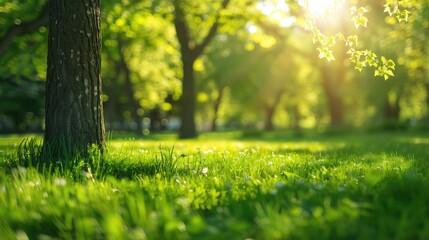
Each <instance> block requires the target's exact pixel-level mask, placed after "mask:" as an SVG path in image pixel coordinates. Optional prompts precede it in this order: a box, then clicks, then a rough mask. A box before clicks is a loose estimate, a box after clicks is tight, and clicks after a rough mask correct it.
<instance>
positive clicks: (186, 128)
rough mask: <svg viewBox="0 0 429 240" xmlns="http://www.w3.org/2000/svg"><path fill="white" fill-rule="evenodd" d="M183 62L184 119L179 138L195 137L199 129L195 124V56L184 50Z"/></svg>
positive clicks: (181, 102) (182, 98) (182, 105)
mask: <svg viewBox="0 0 429 240" xmlns="http://www.w3.org/2000/svg"><path fill="white" fill-rule="evenodd" d="M182 62H183V81H182V84H183V87H182V89H183V93H182V97H181V99H180V107H181V111H180V119H181V120H182V123H181V126H180V130H179V138H181V139H186V138H195V137H196V136H197V130H196V125H195V109H196V93H195V78H194V69H193V66H194V62H195V58H194V57H192V55H191V54H189V53H184V52H183V51H182Z"/></svg>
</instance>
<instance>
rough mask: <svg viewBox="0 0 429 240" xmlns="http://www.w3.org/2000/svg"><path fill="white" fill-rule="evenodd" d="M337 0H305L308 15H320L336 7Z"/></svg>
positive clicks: (326, 13)
mask: <svg viewBox="0 0 429 240" xmlns="http://www.w3.org/2000/svg"><path fill="white" fill-rule="evenodd" d="M338 2H339V1H338V0H307V9H308V12H309V14H310V15H312V16H314V17H321V16H325V15H328V14H329V12H330V11H332V10H333V9H335V8H337V7H338Z"/></svg>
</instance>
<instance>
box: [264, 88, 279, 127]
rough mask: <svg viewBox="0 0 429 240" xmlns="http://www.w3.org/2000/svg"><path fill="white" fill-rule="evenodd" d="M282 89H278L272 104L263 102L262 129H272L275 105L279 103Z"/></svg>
mask: <svg viewBox="0 0 429 240" xmlns="http://www.w3.org/2000/svg"><path fill="white" fill-rule="evenodd" d="M283 93H284V90H280V91H279V92H277V95H276V96H275V98H274V102H273V103H272V104H269V103H267V104H265V124H264V130H265V131H272V130H274V123H273V117H274V113H275V111H276V108H277V106H278V105H279V103H280V100H281V98H282V96H283Z"/></svg>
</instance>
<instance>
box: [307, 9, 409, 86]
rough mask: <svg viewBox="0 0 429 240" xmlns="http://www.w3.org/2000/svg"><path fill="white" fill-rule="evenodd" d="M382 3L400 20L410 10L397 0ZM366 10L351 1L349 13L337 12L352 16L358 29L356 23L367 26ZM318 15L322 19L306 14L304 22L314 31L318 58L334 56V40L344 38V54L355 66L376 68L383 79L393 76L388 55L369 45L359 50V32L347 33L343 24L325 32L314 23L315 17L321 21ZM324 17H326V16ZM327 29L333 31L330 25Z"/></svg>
mask: <svg viewBox="0 0 429 240" xmlns="http://www.w3.org/2000/svg"><path fill="white" fill-rule="evenodd" d="M400 2H402V1H400ZM384 6H385V12H388V13H389V15H390V16H392V15H394V16H396V18H397V19H398V21H399V22H402V21H405V22H406V21H408V15H409V14H410V12H409V11H408V10H400V5H398V2H397V1H389V2H388V3H386V4H385V5H384ZM368 12H369V10H368V8H366V7H358V6H356V5H353V6H351V7H350V15H346V17H344V16H340V15H338V16H337V17H341V18H343V20H344V21H347V19H348V18H351V20H352V22H353V23H354V26H355V28H356V29H359V27H364V28H366V27H367V26H368V21H369V20H368V18H367V17H366V16H365V14H367V13H368ZM321 18H322V19H319V18H316V17H315V16H312V15H311V14H308V15H307V17H306V24H305V28H306V29H307V30H309V31H311V32H312V33H313V42H314V43H316V44H318V45H319V47H318V48H317V50H318V51H319V53H320V54H319V57H320V58H322V59H323V58H326V60H328V61H331V60H335V57H334V55H333V50H332V49H333V47H334V46H335V44H337V41H341V42H345V45H346V47H347V48H348V51H347V54H349V55H350V61H351V62H352V63H353V64H354V65H355V69H357V70H359V71H362V69H364V68H366V67H372V68H375V70H374V76H381V77H383V78H384V80H387V79H388V78H389V77H392V76H394V73H393V70H395V62H394V61H393V60H392V59H387V58H386V57H385V56H380V57H379V56H377V54H375V53H374V52H373V50H370V49H363V50H359V48H358V47H359V46H358V42H359V41H358V36H357V35H348V36H346V32H347V31H346V30H344V28H340V30H339V32H338V33H336V34H333V35H329V34H328V35H326V34H324V33H323V32H322V31H321V30H320V29H319V27H318V25H317V24H318V23H317V22H318V21H324V19H323V17H321ZM325 18H328V17H327V16H325ZM325 21H327V20H325ZM330 21H332V20H330ZM336 21H338V20H336ZM330 30H331V31H332V29H330Z"/></svg>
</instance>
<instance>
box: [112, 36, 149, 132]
mask: <svg viewBox="0 0 429 240" xmlns="http://www.w3.org/2000/svg"><path fill="white" fill-rule="evenodd" d="M118 51H119V54H120V56H121V57H120V59H119V65H120V69H121V71H122V72H123V73H124V80H125V86H126V88H127V95H128V101H129V103H130V107H131V116H132V118H133V120H134V122H135V123H136V134H137V135H143V124H142V120H141V117H140V116H139V114H138V111H139V109H140V104H139V102H138V100H137V99H136V98H135V97H134V92H135V91H134V86H133V83H132V81H131V72H130V68H129V67H128V64H127V62H126V60H125V55H124V53H123V51H124V49H123V43H122V42H121V41H120V40H118Z"/></svg>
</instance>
